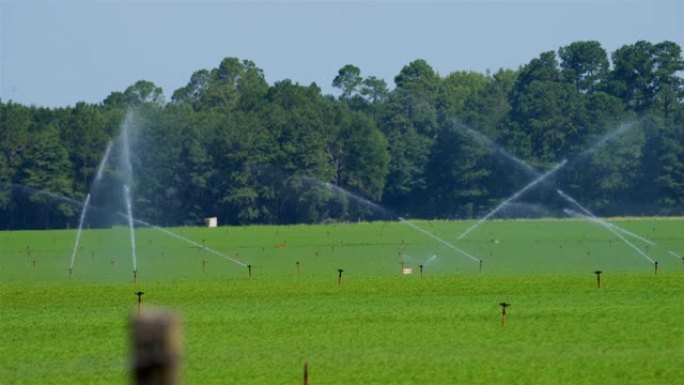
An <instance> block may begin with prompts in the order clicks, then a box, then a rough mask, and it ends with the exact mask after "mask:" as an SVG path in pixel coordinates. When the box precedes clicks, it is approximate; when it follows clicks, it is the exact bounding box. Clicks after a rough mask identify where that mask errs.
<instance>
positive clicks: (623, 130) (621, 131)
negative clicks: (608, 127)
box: [577, 121, 638, 158]
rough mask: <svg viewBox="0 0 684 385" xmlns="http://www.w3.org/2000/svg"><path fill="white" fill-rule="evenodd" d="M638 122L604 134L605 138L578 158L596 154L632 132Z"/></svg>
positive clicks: (628, 123)
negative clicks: (608, 144)
mask: <svg viewBox="0 0 684 385" xmlns="http://www.w3.org/2000/svg"><path fill="white" fill-rule="evenodd" d="M637 122H638V121H631V122H627V123H622V124H620V126H618V128H617V129H615V130H613V131H610V132H608V133H606V134H604V135H603V137H601V139H599V140H598V141H597V142H596V143H595V144H594V145H593V146H591V147H589V148H588V149H586V150H584V151H582V152H581V153H580V154H579V155H577V158H582V157H585V156H588V155H591V154H593V153H595V152H596V150H598V149H599V148H600V147H602V146H604V145H605V144H606V143H608V142H610V141H611V140H615V139H617V138H619V137H620V136H622V135H623V134H625V133H626V132H628V131H630V130H631V129H632V128H633V127H635V126H636V124H637Z"/></svg>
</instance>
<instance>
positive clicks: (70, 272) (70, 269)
mask: <svg viewBox="0 0 684 385" xmlns="http://www.w3.org/2000/svg"><path fill="white" fill-rule="evenodd" d="M68 270H69V279H71V275H72V274H73V273H74V271H73V269H72V268H69V269H68Z"/></svg>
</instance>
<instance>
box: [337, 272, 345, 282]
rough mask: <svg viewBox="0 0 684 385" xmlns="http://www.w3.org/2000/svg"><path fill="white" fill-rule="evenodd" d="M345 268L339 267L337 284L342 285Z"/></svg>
mask: <svg viewBox="0 0 684 385" xmlns="http://www.w3.org/2000/svg"><path fill="white" fill-rule="evenodd" d="M343 272H344V270H343V269H337V286H342V273H343Z"/></svg>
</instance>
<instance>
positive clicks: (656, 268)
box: [653, 261, 658, 274]
mask: <svg viewBox="0 0 684 385" xmlns="http://www.w3.org/2000/svg"><path fill="white" fill-rule="evenodd" d="M653 265H654V267H655V273H656V274H658V261H655V262H653Z"/></svg>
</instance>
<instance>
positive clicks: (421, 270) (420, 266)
mask: <svg viewBox="0 0 684 385" xmlns="http://www.w3.org/2000/svg"><path fill="white" fill-rule="evenodd" d="M418 268H419V269H420V278H423V265H418Z"/></svg>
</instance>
